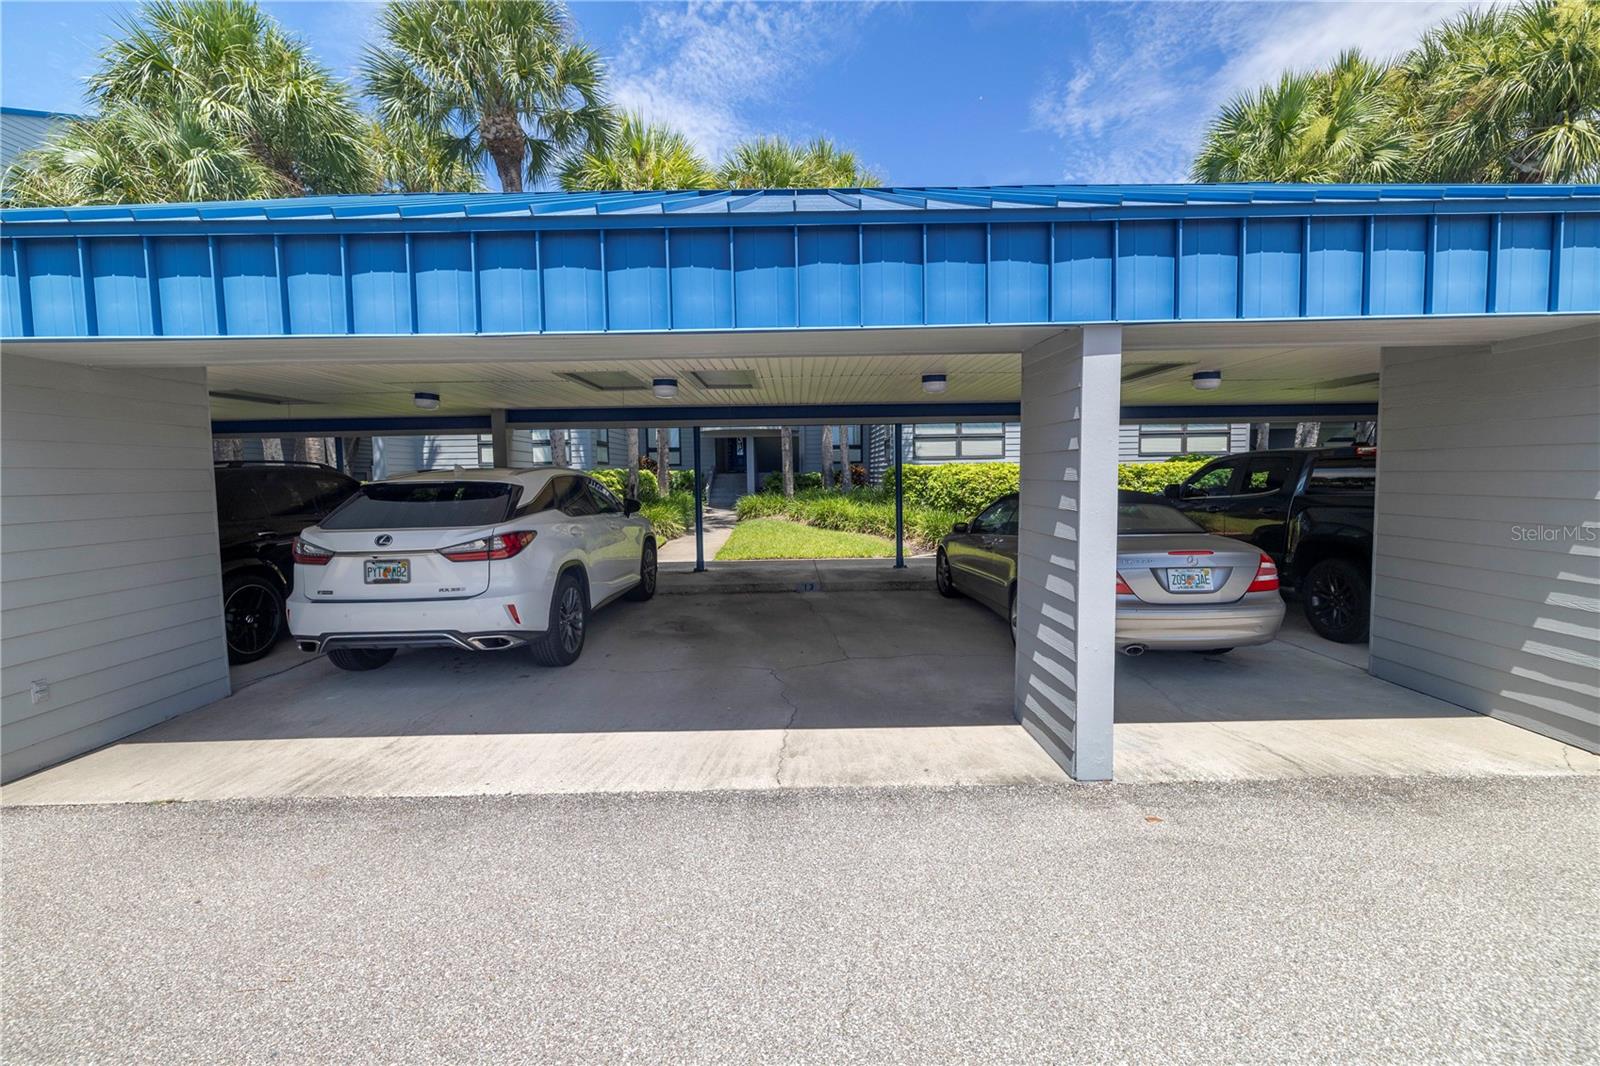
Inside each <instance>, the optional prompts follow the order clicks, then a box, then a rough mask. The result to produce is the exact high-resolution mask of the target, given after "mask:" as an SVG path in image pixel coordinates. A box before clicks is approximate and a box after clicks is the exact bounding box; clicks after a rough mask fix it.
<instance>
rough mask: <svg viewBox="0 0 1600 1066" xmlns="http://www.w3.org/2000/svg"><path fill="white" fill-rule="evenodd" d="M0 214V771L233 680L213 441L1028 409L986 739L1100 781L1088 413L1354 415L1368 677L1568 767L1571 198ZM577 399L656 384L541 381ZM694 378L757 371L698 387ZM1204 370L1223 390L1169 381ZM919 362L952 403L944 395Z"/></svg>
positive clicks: (345, 202)
mask: <svg viewBox="0 0 1600 1066" xmlns="http://www.w3.org/2000/svg"><path fill="white" fill-rule="evenodd" d="M0 220H3V222H4V224H5V230H6V233H5V240H4V248H3V249H0V260H3V263H4V269H5V274H4V291H3V294H0V297H3V299H0V303H3V309H4V321H3V323H0V328H3V334H4V336H5V338H6V341H5V346H4V347H5V368H4V377H3V381H0V390H3V393H4V412H5V426H4V434H5V441H6V447H5V455H4V472H5V485H4V507H5V511H4V515H3V520H4V531H5V540H6V543H5V545H4V548H5V553H4V563H5V569H4V572H3V574H0V578H3V580H4V592H5V601H6V602H5V605H4V615H5V667H6V679H5V686H4V688H5V692H4V707H5V718H4V729H5V741H6V743H5V768H4V776H5V778H6V779H11V778H14V777H16V776H19V775H21V774H25V773H29V772H31V771H33V770H35V769H38V768H39V767H42V766H46V765H49V764H51V763H54V762H57V761H59V760H61V759H64V758H67V757H69V756H71V755H74V754H77V753H79V752H82V751H85V750H88V749H90V748H93V747H96V746H98V745H101V744H104V743H106V742H108V741H111V740H114V739H116V738H118V737H121V736H125V735H127V734H129V733H131V732H134V731H136V730H138V729H141V728H143V727H145V726H148V725H150V724H152V723H155V722H159V721H162V720H164V719H166V718H170V717H172V716H173V715H176V714H180V713H182V712H184V711H188V710H192V709H194V708H197V707H201V706H204V705H206V704H209V703H211V702H213V701H215V700H217V699H219V698H220V697H222V696H224V695H226V694H227V692H228V684H229V683H228V678H227V671H226V666H225V657H224V655H223V649H222V642H221V635H220V633H221V622H220V601H219V597H218V580H217V573H216V565H217V564H216V544H215V536H214V533H215V512H214V504H213V502H212V501H211V499H210V439H211V435H212V434H213V433H216V434H218V435H224V436H238V435H249V434H261V435H273V436H293V435H333V434H339V433H374V432H384V433H403V432H428V431H433V432H448V431H452V430H453V431H458V432H459V431H471V432H482V433H489V434H491V435H492V436H493V437H494V438H495V440H496V441H497V442H498V441H500V440H502V439H503V434H504V432H505V430H507V429H509V428H513V427H518V426H540V427H548V426H585V425H606V426H627V425H636V426H662V425H673V426H682V427H687V428H691V429H692V428H694V427H701V426H719V427H728V426H761V425H772V424H798V423H802V422H808V421H809V422H823V421H843V420H846V419H848V420H850V421H853V422H860V423H887V424H894V423H902V424H904V423H912V422H918V421H926V422H934V421H960V420H962V419H979V418H982V419H1007V418H1020V420H1021V423H1022V470H1023V489H1022V491H1023V518H1022V523H1021V537H1020V553H1019V554H1020V559H1021V562H1022V579H1021V581H1020V583H1019V590H1018V597H1019V599H1018V603H1019V616H1020V623H1021V624H1020V629H1021V635H1020V637H1019V645H1018V648H1017V651H1016V654H1015V658H1014V663H1015V672H1014V678H1013V686H1014V687H1013V696H1012V699H1011V701H1010V702H1011V708H1012V711H1013V713H1014V715H1015V719H1016V720H1017V721H1019V722H1020V723H1021V725H1022V727H1023V728H1024V729H1025V730H1026V731H1027V732H1028V734H1030V735H1031V736H1032V737H1033V738H1034V740H1035V741H1036V742H1037V743H1038V744H1039V746H1040V747H1041V748H1042V750H1043V751H1044V752H1046V753H1048V755H1049V756H1050V757H1051V758H1052V759H1054V760H1055V761H1056V762H1057V763H1058V764H1059V765H1060V766H1061V767H1062V768H1064V769H1065V770H1066V772H1068V773H1070V774H1071V775H1072V776H1073V777H1076V778H1078V779H1080V780H1100V779H1107V778H1109V777H1111V776H1112V772H1113V708H1114V706H1115V702H1116V700H1115V687H1116V677H1117V669H1116V663H1115V661H1114V652H1113V647H1112V639H1111V638H1112V626H1111V621H1112V586H1111V582H1110V580H1109V574H1110V572H1111V571H1112V569H1113V567H1112V553H1113V550H1114V540H1115V537H1114V520H1113V511H1112V502H1113V500H1114V492H1113V490H1114V484H1115V466H1116V448H1115V442H1116V439H1117V433H1118V427H1119V425H1120V424H1121V423H1122V422H1123V421H1125V420H1137V419H1145V420H1152V421H1183V420H1186V419H1190V418H1207V419H1226V418H1230V417H1232V418H1250V419H1261V420H1265V419H1271V418H1275V417H1288V418H1293V417H1303V416H1324V417H1334V416H1345V417H1352V416H1359V415H1360V414H1362V413H1365V414H1367V416H1368V417H1370V413H1371V411H1372V410H1374V405H1376V410H1377V412H1378V416H1379V419H1380V422H1381V431H1380V432H1381V436H1380V440H1381V445H1382V446H1381V448H1380V467H1379V499H1378V515H1379V518H1378V538H1377V543H1378V547H1377V559H1376V562H1375V566H1374V572H1375V588H1376V594H1375V597H1374V599H1375V602H1374V625H1373V639H1372V651H1371V665H1370V669H1371V673H1372V674H1373V675H1374V676H1375V677H1377V678H1380V679H1383V680H1385V681H1389V682H1394V683H1397V684H1399V685H1402V686H1404V687H1405V688H1407V689H1410V690H1414V691H1415V692H1418V693H1422V694H1425V695H1427V696H1432V697H1436V698H1437V699H1439V700H1443V701H1445V702H1447V703H1448V704H1450V705H1453V706H1456V707H1459V708H1461V709H1463V710H1465V711H1468V712H1473V713H1476V714H1484V715H1490V716H1493V717H1496V718H1500V719H1503V720H1504V721H1507V722H1511V723H1514V724H1515V725H1518V726H1522V727H1525V728H1528V729H1531V730H1534V731H1537V732H1539V733H1542V734H1544V735H1545V736H1548V737H1551V738H1554V739H1556V740H1559V741H1561V742H1563V743H1567V744H1574V745H1577V746H1579V747H1582V748H1585V749H1587V750H1590V751H1594V750H1596V748H1597V747H1600V742H1597V735H1600V688H1597V686H1596V684H1595V676H1596V671H1597V670H1600V629H1597V628H1596V626H1595V622H1594V618H1595V615H1596V612H1597V610H1600V547H1597V543H1596V542H1597V538H1600V533H1597V532H1596V531H1597V530H1600V502H1597V492H1596V485H1597V484H1600V325H1597V323H1600V317H1597V312H1600V189H1596V188H1593V187H1559V188H1556V187H1551V188H1546V187H1485V186H1464V187H1428V188H1422V187H1378V186H1361V187H1330V186H1312V187H1275V186H1160V187H1155V186H1129V187H1027V188H985V189H882V190H813V191H799V192H795V191H758V192H734V191H724V192H712V193H703V192H696V193H673V194H658V193H650V194H604V195H577V194H574V195H563V194H530V195H523V196H480V197H460V196H414V197H374V198H359V197H357V198H332V199H316V198H312V199H306V200H296V201H282V202H255V203H239V204H203V205H160V206H149V207H140V206H134V207H105V208H79V209H65V210H55V209H34V210H15V211H7V212H5V213H4V214H3V216H0ZM605 370H613V371H616V370H622V371H626V372H627V373H630V374H632V375H634V376H636V377H637V378H639V379H641V380H643V381H651V380H654V379H657V378H669V379H672V380H675V381H676V382H677V383H678V386H679V388H678V392H677V395H676V396H675V397H674V398H673V399H672V400H671V401H662V400H657V399H656V398H654V397H653V396H652V395H650V393H649V392H648V391H633V392H627V393H623V394H618V393H614V392H612V393H600V392H598V391H596V390H593V389H588V388H586V387H585V386H584V385H583V384H582V382H581V380H574V375H578V376H580V377H581V375H583V374H585V373H590V374H592V373H594V372H597V371H605ZM710 370H742V371H749V372H752V373H753V376H754V379H755V383H754V384H753V385H752V386H751V387H750V388H748V389H740V390H732V391H730V390H726V389H719V390H703V389H700V388H699V387H698V386H697V385H696V383H695V378H694V372H695V371H710ZM1201 370H1208V371H1209V370H1220V371H1221V372H1222V375H1223V382H1224V385H1223V388H1221V389H1218V390H1216V391H1215V392H1211V393H1205V394H1201V393H1199V392H1195V391H1194V390H1193V388H1192V387H1191V384H1190V382H1191V377H1192V374H1193V373H1195V372H1197V371H1201ZM926 374H942V375H944V376H945V380H946V382H947V391H946V392H945V393H943V394H942V395H941V396H940V397H939V398H938V399H937V400H934V399H931V398H930V397H929V395H928V394H926V393H924V391H923V389H922V378H923V375H926ZM1374 375H1376V377H1374ZM416 392H433V393H437V394H438V395H439V396H440V397H441V403H440V406H439V409H438V411H437V412H433V413H428V414H422V413H420V412H419V411H418V410H417V409H416V408H415V406H414V404H413V399H412V398H413V394H414V393H416ZM217 393H223V394H226V395H225V396H223V397H218V396H217V395H216V394H217ZM619 397H620V398H619ZM497 451H500V452H502V453H503V447H498V448H497ZM1102 578H1105V580H1102ZM705 683H706V684H708V685H715V684H717V680H716V678H715V676H708V677H706V678H705Z"/></svg>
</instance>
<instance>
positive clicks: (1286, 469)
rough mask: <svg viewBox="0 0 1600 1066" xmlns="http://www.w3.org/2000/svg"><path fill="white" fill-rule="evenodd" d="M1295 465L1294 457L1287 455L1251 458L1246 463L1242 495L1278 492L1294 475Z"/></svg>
mask: <svg viewBox="0 0 1600 1066" xmlns="http://www.w3.org/2000/svg"><path fill="white" fill-rule="evenodd" d="M1294 465H1295V464H1294V459H1293V458H1291V457H1290V456H1287V455H1262V456H1257V457H1255V458H1253V459H1251V460H1250V461H1249V462H1248V463H1247V464H1245V468H1244V480H1243V481H1242V482H1241V483H1240V485H1239V493H1240V495H1250V494H1252V493H1259V492H1278V491H1279V490H1281V489H1282V488H1283V486H1284V485H1285V484H1286V483H1287V482H1288V480H1289V478H1291V477H1292V476H1294Z"/></svg>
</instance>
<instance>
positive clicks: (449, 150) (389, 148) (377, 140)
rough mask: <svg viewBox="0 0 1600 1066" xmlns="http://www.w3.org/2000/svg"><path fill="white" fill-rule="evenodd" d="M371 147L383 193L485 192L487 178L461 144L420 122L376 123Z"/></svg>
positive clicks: (369, 131)
mask: <svg viewBox="0 0 1600 1066" xmlns="http://www.w3.org/2000/svg"><path fill="white" fill-rule="evenodd" d="M367 147H368V150H369V151H370V152H371V168H372V172H373V174H374V175H375V177H376V179H377V184H378V189H379V190H380V191H382V192H397V193H406V192H482V191H483V175H482V174H480V173H479V172H478V168H477V167H475V166H473V165H472V164H471V163H470V162H469V161H468V157H467V153H465V152H463V151H462V148H461V144H460V142H459V141H458V140H457V139H456V138H454V137H449V136H445V135H444V134H442V133H440V131H439V130H437V129H433V128H429V127H427V126H424V125H422V124H421V123H419V122H413V121H410V120H407V119H399V120H395V121H388V122H383V121H379V122H373V123H372V124H371V125H370V126H369V127H368V129H367Z"/></svg>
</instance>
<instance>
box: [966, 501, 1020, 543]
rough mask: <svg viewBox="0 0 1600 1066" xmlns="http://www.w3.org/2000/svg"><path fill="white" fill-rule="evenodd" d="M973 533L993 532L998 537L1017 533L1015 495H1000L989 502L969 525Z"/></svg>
mask: <svg viewBox="0 0 1600 1066" xmlns="http://www.w3.org/2000/svg"><path fill="white" fill-rule="evenodd" d="M970 529H971V531H972V532H974V533H993V534H994V535H996V536H1000V537H1014V536H1016V535H1017V497H1016V496H1002V497H1000V499H998V500H996V501H995V502H993V503H991V504H990V505H989V506H988V508H987V509H986V510H985V511H984V512H983V513H982V514H980V515H979V516H978V517H977V518H974V519H973V520H972V525H971V527H970Z"/></svg>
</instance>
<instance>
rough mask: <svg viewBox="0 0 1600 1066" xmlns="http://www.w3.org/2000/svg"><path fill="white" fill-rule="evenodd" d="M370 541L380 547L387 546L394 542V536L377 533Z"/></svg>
mask: <svg viewBox="0 0 1600 1066" xmlns="http://www.w3.org/2000/svg"><path fill="white" fill-rule="evenodd" d="M372 543H374V544H376V545H377V546H378V547H380V548H387V547H388V546H389V545H391V544H393V543H394V538H393V537H391V536H390V535H389V534H387V533H379V534H378V535H377V536H376V537H373V538H372Z"/></svg>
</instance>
